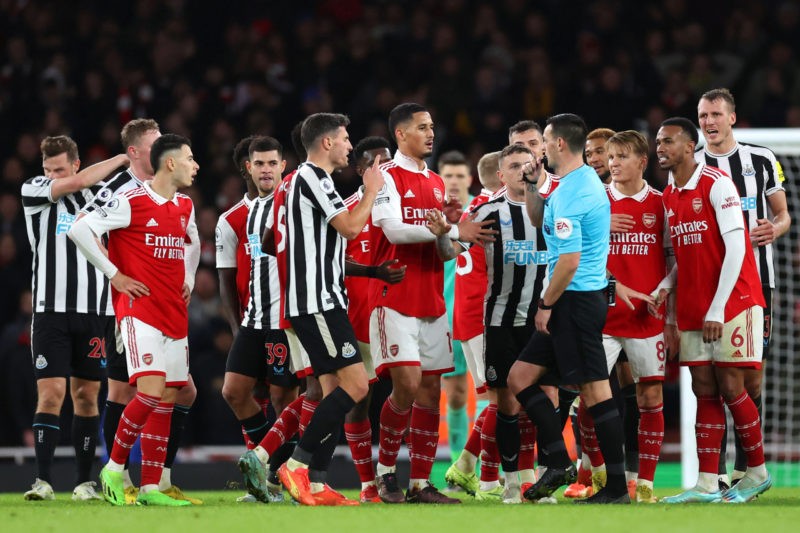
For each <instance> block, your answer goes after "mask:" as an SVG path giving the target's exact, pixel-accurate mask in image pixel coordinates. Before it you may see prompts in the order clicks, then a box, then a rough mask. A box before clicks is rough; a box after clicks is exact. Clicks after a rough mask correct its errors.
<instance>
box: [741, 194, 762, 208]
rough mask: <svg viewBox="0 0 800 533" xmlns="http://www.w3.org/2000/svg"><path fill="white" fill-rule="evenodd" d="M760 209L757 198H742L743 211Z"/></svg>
mask: <svg viewBox="0 0 800 533" xmlns="http://www.w3.org/2000/svg"><path fill="white" fill-rule="evenodd" d="M757 207H758V199H757V198H756V197H755V196H742V211H751V210H753V209H756V208H757Z"/></svg>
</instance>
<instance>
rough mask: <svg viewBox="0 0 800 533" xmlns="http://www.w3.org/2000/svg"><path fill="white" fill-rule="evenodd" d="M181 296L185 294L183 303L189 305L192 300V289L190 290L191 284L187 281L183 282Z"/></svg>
mask: <svg viewBox="0 0 800 533" xmlns="http://www.w3.org/2000/svg"><path fill="white" fill-rule="evenodd" d="M181 296H183V303H185V304H186V307H189V302H190V301H192V291H191V290H189V285H187V284H186V283H184V284H183V288H182V289H181Z"/></svg>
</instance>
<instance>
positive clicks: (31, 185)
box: [22, 176, 54, 215]
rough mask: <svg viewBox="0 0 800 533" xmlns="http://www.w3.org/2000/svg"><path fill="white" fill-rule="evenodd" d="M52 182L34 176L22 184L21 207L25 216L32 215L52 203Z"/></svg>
mask: <svg viewBox="0 0 800 533" xmlns="http://www.w3.org/2000/svg"><path fill="white" fill-rule="evenodd" d="M52 186H53V180H51V179H50V178H46V177H44V176H36V177H35V178H31V179H29V180H27V181H26V182H25V183H23V184H22V207H23V209H24V210H25V214H26V215H33V214H35V213H38V212H39V211H42V210H43V209H45V208H47V207H49V206H50V204H52V203H54V202H53V198H52V196H51V195H50V192H51V190H52Z"/></svg>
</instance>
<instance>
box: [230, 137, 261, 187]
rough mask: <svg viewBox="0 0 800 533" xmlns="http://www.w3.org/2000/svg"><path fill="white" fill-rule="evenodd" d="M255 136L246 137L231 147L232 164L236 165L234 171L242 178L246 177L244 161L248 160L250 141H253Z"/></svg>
mask: <svg viewBox="0 0 800 533" xmlns="http://www.w3.org/2000/svg"><path fill="white" fill-rule="evenodd" d="M255 138H256V136H255V135H248V136H247V137H245V138H244V139H242V140H241V141H239V142H238V143H236V146H234V147H233V164H234V165H236V170H237V171H238V172H239V174H241V175H242V176H244V177H248V178H249V175H248V174H247V167H245V165H244V163H245V161H249V160H250V141H252V140H253V139H255Z"/></svg>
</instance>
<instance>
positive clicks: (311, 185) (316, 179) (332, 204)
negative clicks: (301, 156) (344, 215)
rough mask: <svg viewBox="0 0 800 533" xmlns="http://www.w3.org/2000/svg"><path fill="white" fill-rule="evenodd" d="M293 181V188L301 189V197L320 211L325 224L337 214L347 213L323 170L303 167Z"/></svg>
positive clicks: (329, 178)
mask: <svg viewBox="0 0 800 533" xmlns="http://www.w3.org/2000/svg"><path fill="white" fill-rule="evenodd" d="M321 174H322V175H321ZM298 178H299V179H298ZM294 180H295V184H294V185H295V187H300V188H301V190H302V191H303V196H304V197H305V198H306V199H307V200H308V201H310V202H311V203H312V204H314V206H315V207H316V208H317V209H319V210H320V211H322V213H323V215H324V216H325V221H326V222H330V220H331V219H332V218H333V217H335V216H336V215H338V214H339V213H341V212H343V211H347V207H345V205H344V201H343V200H342V197H341V196H339V193H338V192H336V186H335V185H334V184H333V180H332V179H331V177H330V176H328V175H327V174H325V171H324V170H321V169H317V168H312V167H309V166H303V167H301V168H300V170H299V171H298V172H297V174H296V175H295V177H294Z"/></svg>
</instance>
